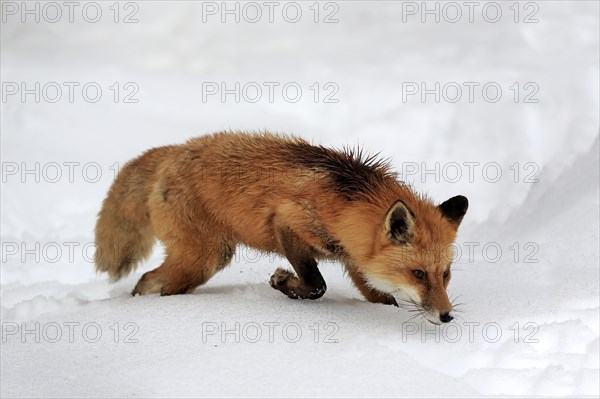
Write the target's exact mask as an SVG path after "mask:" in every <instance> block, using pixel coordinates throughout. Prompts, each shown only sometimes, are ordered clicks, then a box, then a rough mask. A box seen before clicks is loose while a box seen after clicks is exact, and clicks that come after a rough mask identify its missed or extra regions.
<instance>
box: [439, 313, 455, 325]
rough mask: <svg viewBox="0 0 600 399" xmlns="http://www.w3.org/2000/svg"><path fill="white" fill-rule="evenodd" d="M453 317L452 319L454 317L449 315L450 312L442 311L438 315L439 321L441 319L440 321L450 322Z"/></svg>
mask: <svg viewBox="0 0 600 399" xmlns="http://www.w3.org/2000/svg"><path fill="white" fill-rule="evenodd" d="M453 319H454V317H453V316H450V313H442V314H441V315H440V321H441V322H442V323H449V322H451V321H452V320H453Z"/></svg>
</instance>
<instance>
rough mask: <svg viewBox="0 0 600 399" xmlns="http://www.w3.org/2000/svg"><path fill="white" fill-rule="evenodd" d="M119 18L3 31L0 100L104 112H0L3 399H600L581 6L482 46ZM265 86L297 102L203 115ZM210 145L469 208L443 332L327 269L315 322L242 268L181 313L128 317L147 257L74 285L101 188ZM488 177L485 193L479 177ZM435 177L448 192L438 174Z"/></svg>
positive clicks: (592, 116)
mask: <svg viewBox="0 0 600 399" xmlns="http://www.w3.org/2000/svg"><path fill="white" fill-rule="evenodd" d="M405 3H406V2H405ZM136 4H138V6H139V11H138V12H137V14H136V15H137V17H138V18H139V21H140V22H139V23H137V24H121V23H118V24H115V23H114V22H111V19H110V18H109V17H107V18H104V19H102V20H101V21H100V22H99V23H97V24H90V23H86V22H85V21H82V20H77V21H76V22H75V23H73V24H71V23H68V22H64V21H61V22H59V23H56V24H51V23H44V21H42V22H40V23H39V24H35V23H25V24H22V23H20V22H19V21H18V20H14V19H8V20H7V22H6V23H4V22H3V25H2V39H1V44H2V60H1V61H0V64H1V66H2V80H3V82H17V83H20V82H27V84H29V85H33V84H34V82H41V83H42V86H43V84H44V83H47V82H71V81H75V82H80V83H81V84H82V85H83V84H85V83H86V82H96V83H97V84H98V85H100V86H101V87H102V88H103V89H104V91H103V93H104V94H103V98H102V100H101V101H99V102H97V103H89V102H86V101H84V100H82V99H81V98H79V99H75V101H74V102H72V103H70V102H69V101H65V100H64V99H63V100H61V101H58V102H56V103H51V102H48V101H45V99H46V98H45V97H44V98H42V101H40V102H39V103H36V102H35V101H32V100H31V98H32V97H31V96H29V97H27V98H26V101H25V102H23V101H21V100H20V99H19V97H18V96H16V97H15V96H11V97H7V99H6V101H4V99H3V101H2V104H1V107H2V108H1V110H2V118H1V119H2V120H1V128H2V136H1V150H0V152H1V155H2V161H3V164H2V167H3V169H2V192H1V194H0V197H1V204H0V207H1V213H2V218H1V219H2V220H1V221H0V230H1V237H2V238H1V239H2V268H1V276H0V277H1V294H0V295H1V318H2V345H1V366H2V367H1V385H2V388H1V394H2V396H6V397H9V396H10V397H31V396H41V397H53V396H54V397H56V396H61V397H64V396H68V397H117V396H118V397H124V396H140V397H165V396H178V397H197V396H213V397H214V396H220V397H222V396H261V397H264V396H267V397H272V396H273V397H275V396H293V397H314V396H340V397H341V396H353V397H363V396H364V397H398V396H427V397H431V396H444V397H445V396H462V397H465V396H467V397H468V396H477V397H479V396H505V395H506V396H508V395H513V396H514V395H517V396H525V395H527V396H530V395H542V396H566V395H569V396H584V395H585V396H598V395H599V394H600V386H599V383H598V374H599V368H600V366H599V360H598V358H599V356H598V355H599V352H600V344H599V338H598V337H599V310H600V307H599V298H600V297H599V289H598V287H599V278H600V276H599V274H600V272H599V270H600V268H599V259H600V258H599V248H598V241H599V235H600V234H599V219H600V215H599V206H600V201H599V183H598V182H599V181H600V176H599V170H600V166H599V152H600V150H599V126H600V123H599V114H598V108H599V106H600V102H599V95H598V84H599V82H598V75H599V66H598V45H599V41H598V37H599V35H598V33H599V29H598V4H597V3H595V2H583V1H579V2H578V1H575V2H551V3H536V4H537V5H538V6H539V10H538V12H537V14H536V17H537V18H538V19H539V22H538V23H534V24H524V23H514V22H513V21H512V17H513V14H511V12H512V10H511V9H509V8H508V7H509V4H508V3H501V4H502V7H503V8H502V9H503V12H504V14H503V15H504V17H503V19H502V20H501V21H500V22H499V23H496V24H492V23H488V22H486V21H485V20H482V19H481V18H476V21H475V22H474V23H469V22H468V21H464V20H462V21H460V22H458V23H456V24H452V23H447V22H444V20H443V18H442V21H441V22H440V23H431V22H429V23H421V22H420V20H419V18H418V17H419V16H418V15H417V17H414V18H413V17H410V18H408V17H409V16H407V15H403V13H402V12H403V8H402V3H388V2H383V3H377V6H375V5H374V4H373V3H366V2H339V3H336V4H337V5H339V10H338V11H337V13H336V17H337V18H338V19H339V22H338V23H334V24H322V23H318V24H315V23H314V22H312V19H311V18H310V17H312V14H311V12H312V11H311V10H310V9H309V8H308V7H309V4H308V3H305V4H304V3H302V4H304V5H303V12H304V14H303V15H305V16H310V17H307V18H304V19H302V20H301V21H300V22H299V23H296V24H291V23H287V22H285V21H282V20H281V19H278V20H276V21H275V22H274V23H273V24H270V23H269V22H268V21H267V22H265V21H261V22H259V23H256V24H250V23H246V22H244V21H243V20H242V21H240V23H225V24H222V23H220V22H219V21H220V19H219V18H217V17H218V15H217V17H215V18H212V17H211V18H209V19H208V20H207V22H206V23H204V22H202V18H203V14H202V5H201V4H200V3H198V4H194V3H190V2H177V3H175V4H173V2H171V4H170V5H169V6H167V5H166V4H165V3H161V2H138V3H136ZM231 4H233V3H231ZM415 4H417V5H418V3H415ZM431 4H433V3H431ZM520 4H521V6H523V4H524V3H520ZM432 7H433V6H432ZM523 7H524V6H523ZM103 11H104V14H103V15H105V16H112V14H111V10H110V9H108V3H106V7H105V8H104V9H103ZM121 11H122V12H126V11H127V12H129V11H131V10H125V9H123V10H121ZM330 11H331V10H329V9H327V10H325V9H321V14H320V18H323V16H324V15H325V14H323V13H325V12H330ZM404 11H406V10H404ZM530 11H531V10H530V9H525V8H522V9H521V12H522V13H521V14H520V18H522V17H523V15H525V13H527V12H530ZM123 15H125V14H122V15H121V16H123ZM403 17H407V18H408V19H407V22H405V23H403V22H402V21H403ZM10 18H12V17H10ZM411 18H412V19H411ZM271 81H275V82H281V83H282V84H285V83H286V82H296V83H297V84H299V85H300V86H301V87H302V88H303V89H304V96H303V97H302V98H301V100H300V101H298V102H297V103H291V102H287V101H285V100H283V99H282V98H281V97H279V98H276V100H275V101H273V102H269V101H268V100H265V99H263V100H261V101H258V102H257V103H250V102H248V101H240V102H239V103H236V102H235V101H230V100H228V101H226V102H225V103H223V102H221V101H219V99H218V97H215V98H216V100H215V98H213V97H211V99H210V100H209V101H206V102H204V101H202V87H203V83H206V82H226V83H227V84H228V85H230V86H231V85H233V84H234V83H235V82H241V83H242V85H243V84H244V83H247V82H271ZM114 82H119V84H120V85H121V86H120V87H121V89H123V85H124V84H125V83H127V82H134V83H135V84H136V85H137V87H138V88H139V92H138V93H137V94H136V95H135V97H136V98H137V99H138V100H139V102H138V103H123V102H122V101H120V102H117V103H115V102H114V101H113V98H112V95H113V93H114V92H113V91H111V89H110V86H111V85H112V84H113V83H114ZM314 82H318V83H319V85H320V86H319V87H320V88H321V89H320V90H321V91H320V92H319V93H320V94H321V97H320V98H321V100H322V99H323V96H325V95H327V94H330V93H331V92H332V91H329V89H328V90H326V91H323V87H324V84H326V83H328V82H329V83H334V84H335V87H337V88H338V89H339V90H338V92H337V93H336V94H335V98H336V99H337V100H339V101H338V102H337V103H324V102H323V101H321V100H320V101H318V102H315V101H314V98H313V93H314V92H312V91H311V89H310V86H311V85H312V84H313V83H314ZM407 82H408V83H411V82H412V83H414V82H417V83H421V82H426V83H427V84H428V85H430V86H428V87H432V86H431V85H434V84H435V82H440V83H442V85H443V84H445V83H448V82H462V83H464V82H480V83H481V84H485V83H486V82H497V83H498V84H499V85H500V86H501V87H502V88H503V89H504V95H503V98H502V99H501V100H500V101H498V102H497V103H490V102H486V101H485V100H482V99H481V98H479V99H476V100H475V101H474V102H472V103H471V102H468V101H459V102H457V103H451V102H449V101H445V99H444V100H442V101H440V102H439V103H437V102H435V101H432V100H431V97H428V98H429V100H427V101H425V102H421V101H420V100H419V97H418V96H412V97H410V98H409V99H407V101H403V94H406V93H405V92H404V93H403V91H402V89H403V87H404V88H405V87H406V83H407ZM514 82H519V83H520V85H521V86H520V87H521V89H523V87H524V86H523V85H524V84H525V83H527V82H534V83H535V84H536V85H537V87H538V88H539V92H538V93H537V94H536V98H537V99H538V100H539V101H538V102H537V103H523V102H522V101H519V102H518V103H515V102H514V101H513V98H512V95H513V92H512V91H511V89H510V86H511V85H512V84H513V83H514ZM403 84H404V86H403ZM463 87H464V86H463ZM4 89H5V87H3V90H4ZM4 93H6V92H5V91H4ZM126 93H129V91H125V92H123V91H121V94H126ZM527 93H529V91H523V90H522V91H520V94H521V95H525V94H527ZM521 98H522V97H521ZM226 128H232V129H262V128H268V129H270V130H276V131H282V132H288V133H296V134H301V135H302V136H305V137H308V138H310V139H312V140H314V141H316V142H319V143H322V144H326V145H333V146H341V145H345V144H355V143H361V144H363V145H364V147H365V148H367V149H370V150H372V151H381V152H382V155H383V156H389V157H391V158H392V162H393V163H394V165H396V166H397V169H398V171H399V172H401V173H402V174H403V177H404V178H405V179H406V180H408V181H410V182H412V183H413V184H414V185H415V186H416V187H417V188H418V189H419V190H422V191H425V192H428V193H429V195H430V196H431V197H433V198H435V199H436V200H439V201H442V200H444V199H446V198H448V197H449V196H452V195H455V194H459V193H462V194H464V195H466V196H468V197H469V199H470V202H471V209H470V210H469V214H468V215H467V217H466V219H465V221H464V224H463V226H462V227H461V231H460V234H459V237H458V248H459V249H460V254H461V255H460V257H459V258H458V259H457V260H456V262H455V270H456V273H454V277H453V280H452V283H451V285H450V293H451V294H452V295H456V296H458V295H460V298H459V300H458V302H464V305H463V310H464V312H463V313H460V314H459V316H460V317H458V318H457V320H456V322H455V323H450V324H448V325H445V326H443V327H434V326H431V325H428V324H422V323H421V321H420V320H409V317H410V314H409V313H408V312H406V311H404V310H402V309H396V308H391V307H386V306H381V305H374V304H370V303H367V302H365V301H364V300H363V298H362V297H361V296H360V295H359V294H358V292H357V291H356V290H355V289H354V288H352V286H351V284H350V282H349V281H348V280H347V279H345V278H344V276H343V274H342V272H341V270H340V267H339V266H338V265H336V264H326V265H323V266H322V267H321V269H322V271H323V274H324V276H325V279H326V280H327V282H328V287H329V290H328V292H327V294H326V295H325V296H324V297H323V298H322V299H320V300H318V301H292V300H289V299H287V298H285V297H284V296H283V295H281V294H280V293H279V292H276V291H275V290H273V289H271V288H270V287H269V286H268V284H267V281H268V278H269V276H270V274H271V273H272V272H273V271H274V270H275V268H276V267H278V266H286V264H287V263H286V261H285V260H283V259H280V258H276V257H269V256H264V255H262V256H261V255H260V254H257V253H255V252H253V251H251V250H249V249H247V248H241V249H240V250H239V251H238V254H237V255H236V259H235V261H234V263H233V265H232V266H231V267H229V268H228V269H226V270H224V271H223V272H222V273H220V274H218V275H217V276H215V277H214V278H213V279H212V280H211V281H210V282H209V283H208V284H207V285H206V286H204V287H201V288H200V289H198V290H197V291H196V292H195V293H194V294H193V295H185V296H178V297H168V298H160V297H156V296H150V297H143V298H142V297H136V298H132V297H130V296H129V295H128V292H129V291H130V290H131V288H132V287H133V285H134V284H135V282H136V280H137V279H138V278H139V276H140V275H141V274H142V273H143V272H144V271H147V270H150V269H152V268H153V267H155V266H156V265H157V264H158V263H160V260H161V250H160V248H159V247H157V249H156V251H155V253H154V255H153V257H152V259H151V260H150V261H149V262H147V263H146V264H145V265H144V266H143V267H141V268H140V269H139V270H138V271H137V272H136V273H135V275H132V276H129V277H128V278H126V279H124V280H123V281H120V282H118V283H116V284H114V285H109V284H108V283H107V282H106V278H105V276H96V275H95V273H94V272H93V265H92V264H91V263H90V257H91V255H92V253H93V247H92V246H91V244H90V243H91V242H92V240H93V234H92V231H93V226H94V222H95V215H96V213H97V211H98V209H99V206H100V203H101V200H102V199H103V196H104V194H105V192H106V190H107V189H108V186H109V185H110V183H111V180H112V178H113V176H114V172H115V171H116V170H117V168H118V165H119V164H122V163H124V162H126V161H127V160H128V159H130V158H132V157H133V156H135V155H137V154H138V153H139V152H141V151H143V150H145V149H147V148H149V147H151V146H156V145H162V144H169V143H173V142H180V141H183V140H185V139H186V138H188V137H190V136H193V135H197V134H204V133H207V132H211V131H214V130H220V129H226ZM36 162H37V163H39V166H38V169H37V170H38V171H37V172H35V170H36V169H35V168H36V166H35V165H36ZM474 162H478V163H479V164H478V165H477V166H474V167H475V169H474V174H473V178H472V179H470V178H469V176H468V172H469V170H468V168H467V166H466V165H468V164H466V163H471V165H475V164H473V163H474ZM515 162H518V164H515ZM65 163H70V164H65ZM436 163H439V166H436ZM492 163H495V164H497V165H498V166H499V167H500V170H501V171H502V173H503V174H502V176H501V177H500V178H499V179H498V181H497V182H492V180H494V179H492V177H493V175H491V171H492V170H491V169H490V170H489V171H488V172H489V173H490V174H482V171H483V168H484V166H485V165H489V164H492ZM55 164H57V165H58V170H59V171H60V172H61V178H60V179H58V180H57V181H56V182H52V180H56V179H54V177H55V174H53V172H54V171H55V169H52V168H55ZM454 164H458V165H459V166H460V169H459V170H460V171H461V173H462V175H461V178H459V179H453V178H452V176H454V175H450V174H449V173H450V172H452V171H451V170H450V169H444V168H445V167H447V166H448V165H454ZM68 165H71V167H72V168H73V169H72V171H73V174H72V176H70V175H69V171H70V169H69V166H68ZM436 167H438V168H439V169H438V171H437V172H434V173H433V174H431V173H430V174H427V173H426V172H427V170H435V168H436ZM15 168H16V169H15ZM32 168H33V170H34V172H32V173H29V174H27V173H26V172H24V170H25V169H32ZM86 168H87V169H86ZM97 170H99V171H100V172H101V175H100V176H96V175H95V174H94V172H96V171H97ZM516 171H518V172H519V174H518V175H517V174H516ZM446 172H447V174H445V173H446ZM71 177H72V178H71ZM36 178H39V179H38V181H36ZM436 179H438V181H436ZM498 251H501V252H498ZM36 341H39V342H36Z"/></svg>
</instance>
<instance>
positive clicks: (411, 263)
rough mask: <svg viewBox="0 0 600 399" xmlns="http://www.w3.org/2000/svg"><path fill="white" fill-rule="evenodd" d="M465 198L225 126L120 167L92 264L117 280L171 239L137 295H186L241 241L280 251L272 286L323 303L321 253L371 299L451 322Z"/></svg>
mask: <svg viewBox="0 0 600 399" xmlns="http://www.w3.org/2000/svg"><path fill="white" fill-rule="evenodd" d="M467 207H468V201H467V198H465V197H463V196H456V197H452V198H450V199H449V200H447V201H445V202H443V203H442V204H441V205H437V206H436V205H434V204H433V203H432V201H431V200H429V199H427V198H426V197H424V196H421V195H419V194H416V193H415V192H414V191H413V190H412V189H411V188H410V187H409V186H408V185H406V184H404V183H402V182H400V181H398V179H397V176H396V174H395V173H394V172H393V171H392V169H391V167H390V166H389V164H388V162H386V161H382V160H379V159H378V158H377V157H375V156H366V155H364V154H363V152H362V151H361V150H343V151H337V150H333V149H329V148H326V147H322V146H316V145H312V144H310V143H308V142H307V141H305V140H303V139H300V138H296V137H286V136H281V135H274V134H268V133H251V134H250V133H233V132H221V133H215V134H212V135H208V136H203V137H198V138H194V139H191V140H189V141H187V142H186V143H184V144H181V145H172V146H165V147H158V148H153V149H151V150H149V151H147V152H145V153H144V154H142V155H141V156H140V157H138V158H136V159H134V160H132V161H130V162H129V163H127V164H126V165H125V166H124V167H123V169H122V170H121V172H120V173H119V174H118V176H117V178H116V180H115V182H114V183H113V185H112V187H111V188H110V191H109V193H108V196H107V198H106V199H105V200H104V202H103V205H102V209H101V210H100V213H99V215H98V221H97V224H96V229H95V239H96V248H97V250H96V254H95V263H96V270H97V271H99V272H107V273H108V275H109V277H110V279H111V280H112V281H116V280H118V279H120V278H121V277H123V276H125V275H127V274H128V273H130V272H131V271H132V270H133V269H134V268H135V267H136V266H137V264H138V263H139V262H140V261H142V260H143V259H145V258H146V257H147V256H148V255H149V254H150V252H151V250H152V246H153V244H154V242H155V238H158V239H159V240H160V241H161V242H162V243H163V244H164V246H165V249H166V253H167V255H166V258H165V259H164V262H163V263H162V264H161V265H160V267H158V268H156V269H154V270H152V271H150V272H148V273H145V274H144V275H143V276H142V277H141V279H140V280H139V282H138V283H137V285H136V286H135V288H134V289H133V292H132V294H133V295H136V294H140V295H145V294H152V293H160V295H173V294H183V293H190V292H192V291H193V290H194V289H195V288H196V287H198V286H200V285H202V284H204V283H206V282H207V281H208V280H209V279H210V278H211V277H212V276H213V275H214V274H215V273H217V272H218V271H220V270H222V269H223V268H224V267H226V266H227V265H228V264H229V263H230V261H231V259H232V257H233V255H234V251H235V249H236V246H237V245H238V244H245V245H247V246H249V247H252V248H255V249H258V250H260V251H265V252H272V253H277V254H281V255H283V256H284V257H286V258H287V260H288V261H289V262H290V264H291V265H292V267H293V268H294V271H295V273H294V272H292V271H290V270H285V269H281V268H279V269H277V270H276V271H275V273H274V274H273V275H272V276H271V279H270V285H271V286H272V287H273V288H275V289H277V290H279V291H281V292H282V293H284V294H285V295H287V296H288V297H290V298H294V299H297V298H301V299H317V298H320V297H321V296H322V295H323V294H324V293H325V291H326V289H327V286H326V284H325V280H324V279H323V276H322V275H321V273H320V272H319V269H318V267H317V260H321V259H333V260H337V261H340V262H341V263H342V264H343V265H344V267H345V270H346V271H347V274H348V275H349V276H350V278H351V279H352V281H353V282H354V285H355V286H356V288H357V289H358V290H359V291H360V292H361V293H362V294H363V295H364V296H365V297H366V299H367V300H369V301H371V302H376V303H383V304H391V305H396V306H398V303H397V300H400V301H404V302H407V303H409V304H410V305H411V306H414V308H415V309H416V310H417V311H418V312H420V314H421V315H423V316H424V317H425V318H426V319H427V320H429V321H431V322H432V323H435V324H439V323H440V322H443V323H446V322H449V321H451V320H452V319H453V316H452V314H451V312H452V310H453V308H452V304H451V303H450V301H449V299H448V295H447V293H446V287H447V286H448V283H449V281H450V277H451V275H450V264H451V260H452V258H453V243H454V240H455V237H456V232H457V229H458V226H459V224H460V222H461V220H462V218H463V216H464V215H465V213H466V211H467Z"/></svg>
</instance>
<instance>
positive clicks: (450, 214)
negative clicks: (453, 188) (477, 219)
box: [438, 195, 469, 228]
mask: <svg viewBox="0 0 600 399" xmlns="http://www.w3.org/2000/svg"><path fill="white" fill-rule="evenodd" d="M438 208H439V210H440V211H441V212H442V215H444V217H445V218H446V219H448V220H449V221H450V223H452V224H453V225H454V226H456V228H458V226H459V225H460V222H461V221H462V218H463V216H465V213H467V209H468V208H469V200H468V199H467V197H464V196H462V195H457V196H456V197H452V198H450V199H449V200H447V201H444V202H443V203H442V204H440V205H438Z"/></svg>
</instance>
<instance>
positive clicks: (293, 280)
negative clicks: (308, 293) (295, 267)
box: [269, 268, 298, 299]
mask: <svg viewBox="0 0 600 399" xmlns="http://www.w3.org/2000/svg"><path fill="white" fill-rule="evenodd" d="M297 283H298V277H296V275H294V273H293V272H291V271H289V270H285V269H282V268H278V269H277V270H275V273H273V275H272V276H271V279H270V280H269V284H270V285H271V287H273V288H275V289H276V290H278V291H281V292H283V293H284V294H286V295H287V296H289V297H290V298H293V299H296V298H298V295H297V294H296V293H295V292H294V290H293V289H292V286H294V285H296V284H297Z"/></svg>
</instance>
